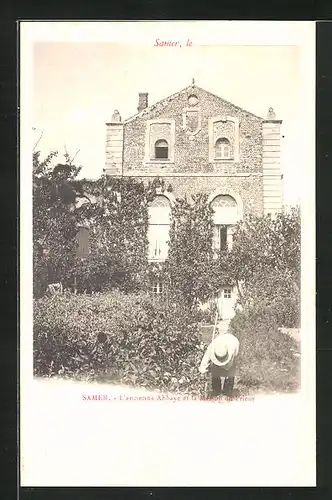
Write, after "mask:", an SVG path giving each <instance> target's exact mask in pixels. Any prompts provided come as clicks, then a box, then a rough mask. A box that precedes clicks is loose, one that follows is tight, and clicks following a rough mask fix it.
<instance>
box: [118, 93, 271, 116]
mask: <svg viewBox="0 0 332 500" xmlns="http://www.w3.org/2000/svg"><path fill="white" fill-rule="evenodd" d="M193 89H197V90H200V91H202V92H205V93H206V94H210V95H211V96H213V97H216V98H217V99H220V101H222V102H224V103H227V104H229V105H230V106H233V107H234V108H236V109H238V110H239V111H242V112H244V113H247V114H249V115H251V116H254V117H255V118H258V119H259V120H264V118H262V117H261V116H258V115H255V114H254V113H251V112H250V111H247V110H245V109H243V108H241V107H240V106H236V105H235V104H233V103H232V102H230V101H227V100H226V99H224V98H223V97H220V96H218V95H216V94H213V93H212V92H210V91H208V90H205V89H203V88H202V87H199V86H198V85H195V84H192V85H188V87H185V88H184V89H181V90H179V91H178V92H175V94H172V95H170V96H168V97H164V98H163V99H161V100H160V101H158V102H156V103H155V104H152V105H151V106H148V107H147V108H145V109H143V110H142V111H140V112H139V113H136V114H135V115H133V116H131V117H130V118H127V119H126V120H124V121H123V123H129V122H131V121H133V120H136V118H140V117H141V116H145V115H147V114H148V113H149V112H150V111H153V110H154V109H155V108H157V107H163V106H164V107H166V106H167V105H168V104H169V103H170V102H171V101H173V100H174V99H176V98H177V97H178V96H180V95H182V94H185V93H187V92H188V91H189V90H193Z"/></svg>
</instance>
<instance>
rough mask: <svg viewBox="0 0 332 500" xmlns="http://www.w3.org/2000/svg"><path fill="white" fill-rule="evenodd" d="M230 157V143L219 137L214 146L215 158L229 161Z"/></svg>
mask: <svg viewBox="0 0 332 500" xmlns="http://www.w3.org/2000/svg"><path fill="white" fill-rule="evenodd" d="M231 157H232V148H231V143H230V142H229V140H228V139H226V137H221V138H220V139H218V140H217V141H216V144H215V158H216V159H229V158H231Z"/></svg>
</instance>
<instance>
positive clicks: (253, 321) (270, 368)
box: [230, 308, 300, 392]
mask: <svg viewBox="0 0 332 500" xmlns="http://www.w3.org/2000/svg"><path fill="white" fill-rule="evenodd" d="M230 329H231V331H232V333H234V335H236V336H237V337H238V339H239V341H240V354H239V361H238V370H239V387H241V386H242V387H243V388H244V391H246V392H248V391H251V390H255V391H257V390H262V391H272V392H273V391H277V392H289V391H296V390H297V389H298V388H299V383H300V360H299V356H298V350H299V346H298V345H297V343H296V342H295V341H294V339H292V338H291V337H289V336H288V335H285V334H282V333H281V332H280V331H279V330H278V323H277V319H276V316H275V314H274V311H273V309H268V308H267V309H265V310H263V311H262V310H261V311H260V312H259V311H258V309H256V310H254V309H253V310H251V311H250V313H248V312H246V313H244V312H237V313H236V315H235V316H234V318H233V319H232V321H231V323H230Z"/></svg>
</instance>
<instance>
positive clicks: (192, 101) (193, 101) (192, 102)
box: [188, 94, 198, 106]
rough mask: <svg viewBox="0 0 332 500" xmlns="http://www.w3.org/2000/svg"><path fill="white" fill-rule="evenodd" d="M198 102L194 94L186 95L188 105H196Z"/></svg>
mask: <svg viewBox="0 0 332 500" xmlns="http://www.w3.org/2000/svg"><path fill="white" fill-rule="evenodd" d="M197 103H198V97H197V96H195V95H193V94H192V95H190V96H189V97H188V104H189V106H196V104H197Z"/></svg>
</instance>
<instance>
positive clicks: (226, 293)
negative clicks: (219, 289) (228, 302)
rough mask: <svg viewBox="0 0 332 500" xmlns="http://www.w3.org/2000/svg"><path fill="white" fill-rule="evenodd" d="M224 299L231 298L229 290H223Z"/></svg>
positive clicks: (230, 290)
mask: <svg viewBox="0 0 332 500" xmlns="http://www.w3.org/2000/svg"><path fill="white" fill-rule="evenodd" d="M224 298H225V299H231V298H232V289H231V288H224Z"/></svg>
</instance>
